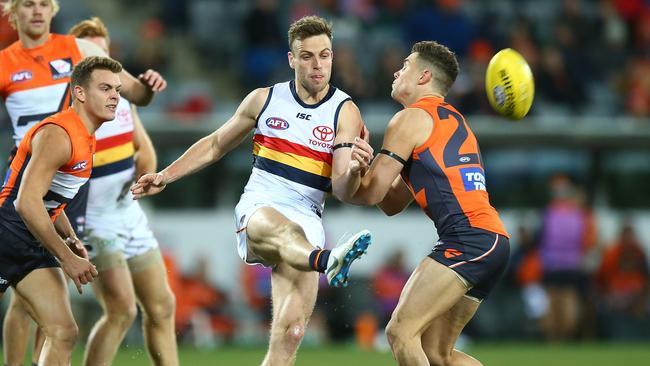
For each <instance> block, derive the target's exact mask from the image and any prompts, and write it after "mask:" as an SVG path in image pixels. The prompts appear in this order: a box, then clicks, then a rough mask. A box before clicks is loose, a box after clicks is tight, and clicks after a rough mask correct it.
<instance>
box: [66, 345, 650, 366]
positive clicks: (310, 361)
mask: <svg viewBox="0 0 650 366" xmlns="http://www.w3.org/2000/svg"><path fill="white" fill-rule="evenodd" d="M467 351H468V352H469V353H470V354H472V355H473V356H475V357H477V358H478V359H479V360H481V361H482V362H483V364H484V365H486V366H493V365H494V366H515V365H516V366H521V365H526V366H549V365H551V366H578V365H585V366H648V365H650V343H635V344H624V343H620V344H608V343H602V344H574V345H557V346H548V345H541V344H529V343H522V344H516V343H514V344H513V343H498V344H497V343H490V344H487V343H483V344H476V345H472V347H471V348H469V349H468V350H467ZM263 356H264V348H235V347H224V348H218V349H214V350H209V351H202V350H196V349H190V348H182V349H181V350H180V360H181V365H189V366H204V365H205V366H208V365H210V366H213V365H259V363H260V361H261V360H262V357H263ZM81 357H82V352H81V350H78V351H77V352H75V355H74V358H73V362H72V364H73V365H80V364H81ZM148 364H149V360H148V358H147V355H146V353H145V352H144V350H143V349H142V348H140V347H138V348H133V349H130V348H123V349H121V350H120V353H119V354H118V356H117V358H116V360H115V362H114V365H116V366H136V365H137V366H142V365H148ZM394 364H395V362H394V361H393V358H392V357H391V355H390V354H389V353H381V352H367V351H361V350H359V349H357V348H356V347H353V346H338V347H337V346H328V347H324V348H313V347H303V348H301V349H300V351H299V353H298V359H297V362H296V365H298V366H300V365H304V366H321V365H322V366H332V365H335V366H348V365H351V366H362V365H372V366H383V365H394Z"/></svg>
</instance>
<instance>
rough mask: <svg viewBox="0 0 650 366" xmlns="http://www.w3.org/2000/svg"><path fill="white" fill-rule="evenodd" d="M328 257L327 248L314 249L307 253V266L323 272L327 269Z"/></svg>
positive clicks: (328, 251)
mask: <svg viewBox="0 0 650 366" xmlns="http://www.w3.org/2000/svg"><path fill="white" fill-rule="evenodd" d="M329 259H330V250H329V249H314V251H312V252H311V254H309V266H310V267H311V269H313V270H314V271H318V272H320V273H325V271H326V270H327V261H328V260H329Z"/></svg>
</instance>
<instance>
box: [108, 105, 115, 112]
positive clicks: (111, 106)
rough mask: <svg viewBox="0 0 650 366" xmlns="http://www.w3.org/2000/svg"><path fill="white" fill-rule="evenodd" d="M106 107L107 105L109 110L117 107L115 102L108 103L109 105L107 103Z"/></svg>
mask: <svg viewBox="0 0 650 366" xmlns="http://www.w3.org/2000/svg"><path fill="white" fill-rule="evenodd" d="M106 107H107V108H108V109H110V110H111V111H115V109H116V108H117V104H109V105H107V106H106Z"/></svg>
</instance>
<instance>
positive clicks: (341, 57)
mask: <svg viewBox="0 0 650 366" xmlns="http://www.w3.org/2000/svg"><path fill="white" fill-rule="evenodd" d="M334 59H335V60H336V61H335V62H334V66H333V69H332V85H334V86H335V87H337V88H340V89H341V90H345V92H346V93H348V94H349V95H350V96H351V97H352V99H353V100H354V101H355V102H358V101H359V100H362V99H364V98H366V97H368V95H369V88H368V83H367V82H366V80H365V78H364V77H363V74H362V73H361V69H360V68H359V61H358V60H357V55H356V54H355V52H354V49H353V48H352V47H350V46H349V45H338V46H336V47H335V49H334Z"/></svg>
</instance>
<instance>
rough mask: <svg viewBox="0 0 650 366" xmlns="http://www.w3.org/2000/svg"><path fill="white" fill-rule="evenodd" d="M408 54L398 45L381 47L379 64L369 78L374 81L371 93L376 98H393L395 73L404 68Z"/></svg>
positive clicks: (378, 58)
mask: <svg viewBox="0 0 650 366" xmlns="http://www.w3.org/2000/svg"><path fill="white" fill-rule="evenodd" d="M406 56H408V55H406V54H405V52H404V51H403V49H402V48H401V47H398V46H397V45H387V46H385V47H384V48H383V49H381V51H380V53H379V56H378V57H377V61H378V65H377V66H376V68H375V72H374V74H373V76H372V79H371V80H369V82H371V83H372V84H370V85H371V87H372V91H371V95H372V97H373V98H374V99H380V100H391V99H390V98H391V97H390V94H391V92H392V90H393V87H392V85H393V81H394V80H395V76H394V74H395V72H397V71H398V70H399V69H401V68H402V63H403V62H404V59H405V58H406ZM337 57H338V55H337ZM337 62H338V59H337Z"/></svg>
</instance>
